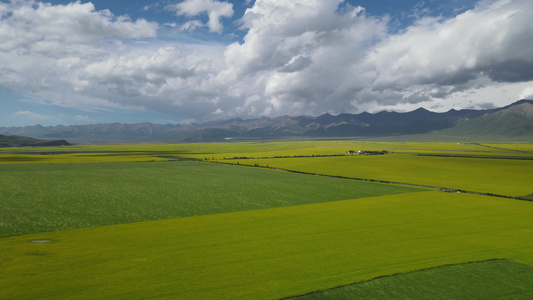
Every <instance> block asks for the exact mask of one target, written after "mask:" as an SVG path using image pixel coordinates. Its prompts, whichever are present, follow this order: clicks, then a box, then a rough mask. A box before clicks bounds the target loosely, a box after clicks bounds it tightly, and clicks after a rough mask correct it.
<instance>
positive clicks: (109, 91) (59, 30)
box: [0, 0, 533, 121]
mask: <svg viewBox="0 0 533 300" xmlns="http://www.w3.org/2000/svg"><path fill="white" fill-rule="evenodd" d="M179 5H181V6H179ZM178 6H179V7H178ZM174 9H175V10H176V11H177V13H178V14H184V15H187V16H197V15H198V14H203V13H207V14H208V16H209V19H210V20H211V18H212V19H213V20H214V21H213V24H211V23H208V26H209V28H210V30H211V31H214V32H220V31H222V24H221V23H220V19H221V18H222V17H227V16H231V15H232V14H233V8H232V7H231V4H229V3H226V2H219V1H208V0H202V1H184V2H181V3H178V4H176V5H175V6H174ZM230 11H231V14H230ZM211 12H214V14H213V15H210V13H211ZM532 13H533V1H529V0H499V1H483V2H479V3H478V5H477V6H476V8H475V9H473V10H470V11H466V12H464V13H462V14H460V15H458V16H456V17H455V18H451V19H442V18H437V19H436V18H429V17H421V18H420V19H418V20H417V21H416V22H415V23H414V25H412V26H411V27H409V28H407V29H405V30H404V31H402V32H400V33H391V31H389V24H388V19H387V18H376V17H372V16H369V15H367V13H366V12H365V10H364V9H363V8H361V7H353V6H350V5H348V4H347V3H345V2H344V1H343V0H257V1H255V3H254V4H253V6H252V7H250V8H248V9H247V10H246V13H245V14H244V16H243V17H242V19H241V23H242V27H243V29H244V30H246V31H247V33H246V35H245V37H244V39H243V41H242V42H240V43H233V44H230V45H220V44H215V43H212V44H210V43H202V44H184V43H181V42H176V41H174V42H172V41H168V40H167V41H162V40H157V39H150V40H147V41H137V40H138V39H143V38H147V37H154V36H155V34H156V30H157V28H158V25H157V24H154V23H150V22H146V21H144V20H137V21H135V22H133V21H131V20H129V19H128V18H127V17H115V16H113V15H112V14H111V12H109V11H95V10H94V6H92V4H90V3H87V4H82V3H80V2H74V3H71V4H69V5H51V4H43V3H40V2H35V1H29V0H22V1H14V2H12V3H0V40H2V41H5V42H2V43H0V50H1V51H0V89H3V90H8V91H21V92H25V93H29V94H31V95H33V98H36V99H39V101H41V102H42V103H43V104H50V105H56V106H61V107H70V108H76V109H79V110H85V111H92V112H97V111H101V110H113V109H116V108H125V109H132V110H146V111H151V112H161V113H165V114H174V115H176V116H177V118H185V119H188V120H196V121H204V120H208V119H211V118H214V117H216V118H228V117H234V116H241V117H257V116H263V115H268V116H276V115H282V114H292V115H300V114H313V115H316V114H322V113H325V112H330V113H341V112H358V111H361V110H363V109H365V110H372V111H375V110H379V109H380V108H381V109H382V108H388V109H392V108H412V107H416V106H419V105H425V106H426V107H439V108H441V109H447V108H451V107H455V108H460V106H461V105H462V103H464V105H465V106H475V105H476V103H486V102H488V101H490V102H494V103H498V104H500V103H501V101H506V102H512V101H515V100H518V99H513V98H514V97H517V96H518V95H521V96H524V97H525V96H528V95H526V94H529V95H531V94H532V92H531V90H530V89H528V88H530V87H531V86H533V85H532V84H533V83H532V82H533V71H532V70H533V52H531V49H533V26H531V25H530V20H529V17H528V16H530V15H531V14H532ZM61 22H63V23H61ZM60 24H65V26H60ZM217 24H218V25H217ZM82 25H83V26H82ZM219 25H220V26H219ZM165 26H170V27H174V28H178V29H180V30H194V29H195V28H197V27H198V26H204V24H202V23H201V22H200V21H198V20H189V21H187V22H185V23H183V24H175V23H169V24H165ZM34 29H35V30H34ZM502 99H504V100H502ZM472 101H473V102H472ZM498 101H500V102H498ZM501 104H508V103H501ZM81 115H83V114H81ZM81 115H80V116H81ZM21 116H22V115H21ZM26 116H29V114H26Z"/></svg>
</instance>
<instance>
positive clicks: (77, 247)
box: [0, 141, 533, 299]
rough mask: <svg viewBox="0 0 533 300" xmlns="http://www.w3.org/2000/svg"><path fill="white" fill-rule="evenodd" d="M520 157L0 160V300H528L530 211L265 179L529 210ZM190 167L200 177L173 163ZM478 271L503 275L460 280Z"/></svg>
mask: <svg viewBox="0 0 533 300" xmlns="http://www.w3.org/2000/svg"><path fill="white" fill-rule="evenodd" d="M349 150H356V151H357V150H387V151H389V152H388V154H386V155H376V156H355V155H349V154H348V153H347V151H349ZM532 150H533V148H532V146H531V145H528V144H505V145H504V144H457V143H385V142H354V141H299V142H275V143H251V142H250V143H219V144H216V143H213V144H178V145H150V144H146V145H105V146H77V147H60V148H9V149H7V148H4V149H0V164H1V165H0V179H1V180H0V203H1V204H2V205H1V206H0V236H3V238H0V299H13V298H17V299H37V298H38V299H58V298H63V299H73V298H74V299H86V298H94V297H95V295H98V298H102V299H116V298H131V299H146V298H153V299H169V298H170V299H176V298H187V299H215V298H216V299H281V298H286V297H291V296H297V295H304V294H307V293H311V292H316V291H322V290H324V292H323V293H325V294H321V293H322V292H319V293H316V294H313V295H315V296H316V295H325V296H327V295H326V294H329V293H330V292H331V291H336V292H337V291H340V289H339V290H331V289H332V288H335V287H339V286H345V287H346V288H348V287H349V291H347V290H343V291H341V292H340V296H342V295H348V296H350V295H351V294H352V293H359V292H353V291H352V288H353V290H359V289H362V290H365V289H366V292H364V293H365V294H366V293H368V294H369V295H372V293H374V292H376V291H379V290H381V289H384V288H387V289H389V288H390V287H399V288H400V289H399V290H395V289H392V288H391V289H390V290H391V291H392V292H393V293H397V294H392V295H393V296H394V295H408V297H406V298H428V297H430V298H433V297H432V296H431V295H434V294H432V293H439V289H440V291H443V290H446V285H447V286H448V287H450V289H451V287H457V289H458V290H457V291H456V292H458V293H464V292H461V291H460V289H459V284H458V283H457V280H459V281H461V282H463V281H464V282H468V281H467V279H469V277H472V278H477V279H479V278H484V277H483V276H485V277H490V278H492V279H494V278H498V279H497V280H493V281H491V282H490V283H489V282H486V283H484V284H477V285H473V286H472V289H471V290H470V291H469V292H470V294H468V295H473V296H475V297H477V296H479V297H483V296H484V295H487V294H485V293H487V291H488V290H487V291H486V289H487V287H489V288H491V289H493V290H495V291H496V292H495V293H492V294H490V295H503V296H502V297H506V296H508V295H511V294H512V293H516V294H515V295H513V297H515V296H516V298H518V299H520V297H522V298H527V297H529V296H530V295H531V293H530V291H531V290H533V286H532V283H531V282H530V281H528V280H523V281H522V282H519V283H517V282H516V279H517V278H516V276H515V277H512V276H511V277H509V276H507V275H509V274H511V273H515V274H514V275H516V274H523V276H529V275H528V274H529V273H528V272H530V270H529V269H528V268H530V267H531V266H533V244H532V242H531V238H530V237H531V236H532V234H533V219H532V218H531V215H532V213H533V205H532V204H533V203H531V202H528V201H517V200H511V199H504V198H497V197H488V196H483V195H472V194H465V193H443V192H441V191H422V190H421V189H414V188H409V187H398V186H393V185H383V184H376V183H368V182H359V181H354V180H347V179H339V178H330V177H326V176H311V175H304V174H296V173H287V172H283V171H280V170H276V169H272V168H284V169H291V170H297V171H304V172H309V173H317V174H326V175H331V176H345V177H356V178H362V179H381V180H389V181H398V182H403V183H411V184H426V185H434V186H438V187H449V188H461V189H468V190H474V191H475V190H479V191H480V192H492V193H499V194H504V195H519V196H523V195H528V194H529V197H531V195H533V193H532V192H531V188H532V187H531V183H532V182H533V180H532V179H533V177H532V173H531V170H533V168H531V167H533V165H532V164H531V163H532V162H533V160H531V158H532V156H533V154H532V153H531V152H532ZM421 154H422V155H428V154H429V155H437V156H420V155H421ZM457 156H467V157H457ZM191 159H196V160H204V161H203V162H202V161H176V160H191ZM96 162H99V163H96ZM103 162H105V163H103ZM230 164H232V165H230ZM237 164H239V165H237ZM245 164H248V165H251V166H263V167H266V166H267V165H268V166H269V168H249V167H245V166H243V165H245ZM147 220H149V221H147ZM59 229H60V230H59ZM28 233H31V234H28ZM494 259H504V260H494ZM486 260H490V261H491V262H503V265H501V264H499V263H494V264H493V263H488V264H485V263H479V264H477V263H476V264H472V265H464V263H466V262H472V261H486ZM444 265H457V266H466V267H452V268H451V269H450V268H448V267H444V268H438V267H439V266H444ZM470 267H472V268H470ZM531 268H533V267H531ZM425 269H431V271H429V273H427V272H428V270H425ZM417 270H425V271H420V272H414V273H410V272H413V271H417ZM443 270H444V271H443ZM479 272H481V273H479ZM516 272H520V273H516ZM402 273H406V274H403V275H395V276H392V277H388V279H386V280H385V281H387V282H388V283H387V282H385V283H383V281H382V280H381V279H378V280H372V279H374V278H377V277H381V276H390V275H393V274H402ZM404 276H407V277H404ZM412 276H414V279H413V278H411V277H412ZM417 276H419V277H417ZM479 276H481V277H479ZM371 280H372V281H371ZM409 280H414V281H415V282H417V283H416V284H414V286H412V289H408V288H407V285H408V283H409V282H412V281H409ZM354 283H358V284H355V285H353V284H354ZM367 285H368V287H367ZM423 287H427V290H424V288H423ZM429 287H431V288H429ZM368 289H370V290H371V292H368V291H369V290H368ZM415 290H416V291H415ZM446 292H448V290H446ZM449 292H451V293H452V294H450V295H453V291H449ZM498 292H499V293H500V294H498ZM405 293H407V294H405ZM441 295H444V292H443V293H442V294H441ZM446 295H447V294H446ZM463 295H466V294H463ZM337 296H339V294H337ZM451 297H452V296H451ZM400 298H404V297H403V296H401V297H400Z"/></svg>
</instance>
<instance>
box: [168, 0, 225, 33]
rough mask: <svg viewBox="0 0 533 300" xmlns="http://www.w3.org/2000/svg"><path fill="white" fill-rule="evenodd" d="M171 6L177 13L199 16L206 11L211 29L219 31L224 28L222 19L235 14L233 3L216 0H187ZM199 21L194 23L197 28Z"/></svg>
mask: <svg viewBox="0 0 533 300" xmlns="http://www.w3.org/2000/svg"><path fill="white" fill-rule="evenodd" d="M169 8H170V9H172V10H175V11H176V14H177V15H186V16H197V15H200V14H204V13H206V14H207V16H208V18H209V20H208V22H207V26H208V27H209V30H210V31H211V32H217V33H221V32H222V30H223V29H224V26H223V25H222V23H221V21H220V19H221V18H230V17H232V16H233V4H231V3H228V2H220V1H216V0H185V1H183V2H180V3H177V4H174V5H170V6H169ZM197 22H199V21H196V22H195V23H193V24H194V25H195V26H194V27H195V28H196V27H199V26H198V24H197ZM187 27H188V28H187V29H189V28H190V26H187Z"/></svg>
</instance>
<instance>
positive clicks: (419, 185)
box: [204, 161, 533, 202]
mask: <svg viewBox="0 0 533 300" xmlns="http://www.w3.org/2000/svg"><path fill="white" fill-rule="evenodd" d="M204 162H210V163H217V164H226V165H234V166H242V167H249V168H262V169H270V170H278V171H284V172H289V173H296V174H304V175H314V176H324V177H331V178H339V179H348V180H357V181H365V182H374V183H383V184H394V185H402V186H409V187H419V188H425V189H431V190H439V191H442V192H446V193H465V194H474V195H481V196H489V197H498V198H505V199H513V200H520V201H528V202H533V199H528V198H524V197H516V196H509V195H501V194H495V193H482V192H476V191H468V190H463V189H451V188H447V187H441V186H432V185H424V184H415V183H407V182H399V181H389V180H381V179H372V178H358V177H347V176H341V175H328V174H320V173H312V172H304V171H298V170H291V169H284V168H277V167H269V166H268V165H267V166H261V165H258V164H256V165H245V164H242V165H241V164H239V163H230V162H222V161H204Z"/></svg>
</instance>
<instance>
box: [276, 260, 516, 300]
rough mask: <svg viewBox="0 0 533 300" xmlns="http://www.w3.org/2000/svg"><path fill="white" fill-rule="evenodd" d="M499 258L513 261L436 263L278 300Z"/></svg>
mask: <svg viewBox="0 0 533 300" xmlns="http://www.w3.org/2000/svg"><path fill="white" fill-rule="evenodd" d="M500 260H501V261H514V260H512V259H508V258H491V259H486V260H473V261H466V262H462V263H453V264H444V265H438V266H434V267H429V268H421V269H416V270H412V271H408V272H399V273H394V274H389V275H381V276H378V277H374V278H372V279H368V280H363V281H356V282H352V283H348V284H343V285H339V286H336V287H332V288H328V289H323V290H316V291H312V292H309V293H305V294H300V295H295V296H289V297H285V298H281V299H279V300H290V299H298V298H301V297H305V296H309V295H312V294H316V293H321V292H324V291H331V290H335V289H340V288H343V287H347V286H350V285H357V284H362V283H366V282H372V281H374V280H378V279H382V278H389V277H394V276H397V275H404V274H411V273H417V272H423V271H429V270H433V269H438V268H445V267H453V266H460V265H468V264H476V263H483V262H490V261H500Z"/></svg>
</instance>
